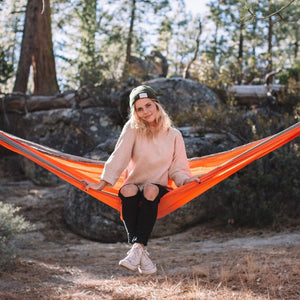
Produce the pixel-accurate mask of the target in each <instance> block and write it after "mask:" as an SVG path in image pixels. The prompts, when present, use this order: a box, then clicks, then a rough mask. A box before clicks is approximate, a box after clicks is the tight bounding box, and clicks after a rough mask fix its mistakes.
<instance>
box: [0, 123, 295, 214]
mask: <svg viewBox="0 0 300 300" xmlns="http://www.w3.org/2000/svg"><path fill="white" fill-rule="evenodd" d="M299 135H300V122H299V123H297V124H295V125H293V126H291V127H289V128H287V129H286V130H284V131H281V132H279V133H277V134H275V135H272V136H269V137H267V138H264V139H261V140H258V141H255V142H251V143H249V144H246V145H243V146H240V147H237V148H234V149H232V150H229V151H225V152H221V153H216V154H212V155H207V156H203V157H200V158H198V157H196V158H192V159H189V165H190V169H191V172H192V175H199V176H201V183H200V184H199V183H197V182H191V183H188V184H186V185H183V186H181V187H176V186H175V185H174V183H173V182H171V181H170V185H171V186H172V187H173V190H171V191H170V192H169V193H167V194H166V195H165V196H164V197H163V198H162V199H161V201H160V203H159V208H158V218H161V217H164V216H166V215H167V214H169V213H171V212H173V211H174V210H176V209H178V208H179V207H181V206H182V205H184V204H186V203H187V202H189V201H191V200H192V199H194V198H196V197H197V196H199V195H201V194H202V193H204V192H205V191H207V190H208V189H210V188H211V187H213V186H215V185H216V184H218V183H219V182H221V181H222V180H224V179H226V178H227V177H229V176H230V175H232V174H234V173H235V172H237V171H238V170H240V169H242V168H243V167H245V166H246V165H248V164H250V163H251V162H253V161H254V160H256V159H258V158H260V157H262V156H264V155H266V154H268V153H270V152H271V151H274V150H275V149H277V148H279V147H281V146H282V145H284V144H286V143H288V142H289V141H291V140H293V139H294V138H296V137H297V136H299ZM0 145H2V146H4V147H6V148H8V149H10V150H12V151H14V152H16V153H18V154H21V155H23V156H25V157H27V158H28V159H31V160H32V161H34V162H35V163H37V164H39V165H40V166H42V167H44V168H46V169H47V170H49V171H50V172H52V173H54V174H55V175H57V176H59V177H60V178H62V179H64V180H65V181H67V182H69V183H71V184H72V185H74V186H76V187H77V188H79V189H81V190H83V191H85V192H86V190H85V184H84V182H83V181H84V180H89V181H92V182H98V181H99V178H100V176H101V173H102V170H103V167H104V163H105V162H104V161H96V160H91V159H86V158H82V157H78V156H74V155H69V154H65V153H62V152H59V151H56V150H54V149H51V148H48V147H44V146H41V145H39V144H36V143H33V142H30V141H27V140H23V139H20V138H18V137H15V136H13V135H11V134H8V133H5V132H3V131H0ZM123 181H124V177H123V175H122V176H121V177H120V179H119V180H118V182H117V183H116V184H115V186H113V187H106V188H105V189H104V190H103V191H96V190H92V189H89V190H88V191H87V193H88V194H90V195H91V196H93V197H95V198H97V199H98V200H100V201H102V202H104V203H105V204H107V205H109V206H111V207H112V208H114V209H116V210H118V211H120V212H121V200H120V199H119V198H118V191H119V189H120V187H121V186H122V183H123Z"/></svg>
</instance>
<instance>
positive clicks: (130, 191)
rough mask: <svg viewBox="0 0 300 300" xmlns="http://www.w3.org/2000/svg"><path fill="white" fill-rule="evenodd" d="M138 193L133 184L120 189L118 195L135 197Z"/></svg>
mask: <svg viewBox="0 0 300 300" xmlns="http://www.w3.org/2000/svg"><path fill="white" fill-rule="evenodd" d="M137 192H138V187H137V186H136V185H135V184H126V185H124V186H122V187H121V189H120V194H121V195H122V196H124V197H132V196H135V195H136V194H137Z"/></svg>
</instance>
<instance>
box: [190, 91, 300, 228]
mask: <svg viewBox="0 0 300 300" xmlns="http://www.w3.org/2000/svg"><path fill="white" fill-rule="evenodd" d="M286 97H287V96H286ZM288 100H289V99H285V101H288ZM290 104H293V105H291V107H289V109H288V111H286V110H285V109H283V110H282V111H281V112H278V111H276V112H275V111H271V110H270V108H268V107H266V108H253V110H252V111H249V110H248V111H246V110H243V109H241V108H238V107H236V106H233V105H232V104H231V103H229V104H227V106H223V107H222V108H220V109H218V110H215V111H214V112H206V113H204V112H199V113H198V114H199V116H201V117H199V118H194V119H193V125H194V126H198V127H199V133H200V135H201V131H203V133H205V132H208V131H211V130H214V131H215V132H223V131H225V132H230V133H232V134H233V135H235V136H236V137H238V138H239V139H240V141H241V143H242V144H245V143H249V142H251V141H255V140H259V139H262V138H264V137H267V136H270V135H273V134H275V133H277V132H280V131H281V130H284V129H286V128H288V127H289V126H291V125H292V124H294V123H296V122H297V120H299V104H296V103H292V101H290ZM299 149H300V139H299V138H297V139H295V140H293V141H291V142H289V143H288V144H286V145H284V146H282V147H281V148H279V149H277V150H276V151H273V152H271V153H269V154H268V155H266V156H264V157H262V158H260V159H259V160H257V161H254V162H252V163H251V164H250V165H248V166H246V167H245V168H243V169H242V170H240V171H239V172H237V173H235V174H234V175H232V176H231V177H229V178H227V179H226V180H225V181H223V182H221V183H220V184H218V185H217V186H215V187H214V188H212V189H210V190H209V191H207V195H208V197H209V198H210V203H209V207H210V208H211V209H210V211H214V213H215V217H216V218H218V219H222V220H223V221H224V222H229V223H231V224H232V223H234V224H235V225H237V226H255V227H264V226H269V225H273V226H277V225H280V223H283V222H285V223H286V222H287V221H291V223H295V222H297V221H298V218H299V214H300V207H299V205H300V203H299V193H300V179H299V174H300V153H299ZM228 150H229V149H228Z"/></svg>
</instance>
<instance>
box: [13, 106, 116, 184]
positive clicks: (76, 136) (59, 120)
mask: <svg viewBox="0 0 300 300" xmlns="http://www.w3.org/2000/svg"><path fill="white" fill-rule="evenodd" d="M119 124H120V116H119V114H118V112H117V110H116V109H114V108H100V107H95V108H86V109H55V110H49V111H38V112H32V113H29V114H28V115H26V117H24V118H20V120H19V124H18V127H19V128H18V130H17V135H18V136H20V137H22V138H24V139H27V140H29V141H32V142H36V143H38V144H40V145H43V146H48V147H50V148H53V149H56V150H58V151H62V152H64V153H68V154H73V155H78V156H83V155H85V154H86V153H89V152H91V151H92V150H94V149H95V148H96V147H97V146H98V145H99V144H102V143H106V142H107V141H108V140H109V139H110V138H114V137H115V136H116V135H118V134H119V133H120V130H121V127H120V126H119ZM107 156H108V154H107V153H106V152H103V153H102V158H103V159H106V158H107ZM22 166H23V170H24V173H25V175H26V177H27V178H28V179H30V180H32V181H33V182H34V183H35V184H38V185H45V186H51V185H52V186H53V185H56V184H57V183H59V182H60V179H59V178H58V177H56V176H55V175H53V174H51V173H50V172H48V171H47V170H45V169H44V168H42V167H40V166H38V165H37V164H35V163H33V162H32V161H30V160H28V159H26V158H24V159H23V160H22Z"/></svg>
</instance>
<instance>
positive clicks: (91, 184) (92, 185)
mask: <svg viewBox="0 0 300 300" xmlns="http://www.w3.org/2000/svg"><path fill="white" fill-rule="evenodd" d="M83 183H84V184H85V185H86V186H85V190H86V191H88V190H89V189H93V190H98V191H101V190H103V189H104V187H105V186H107V184H108V183H107V182H106V181H105V180H100V182H99V183H94V182H91V181H88V180H84V181H83Z"/></svg>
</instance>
